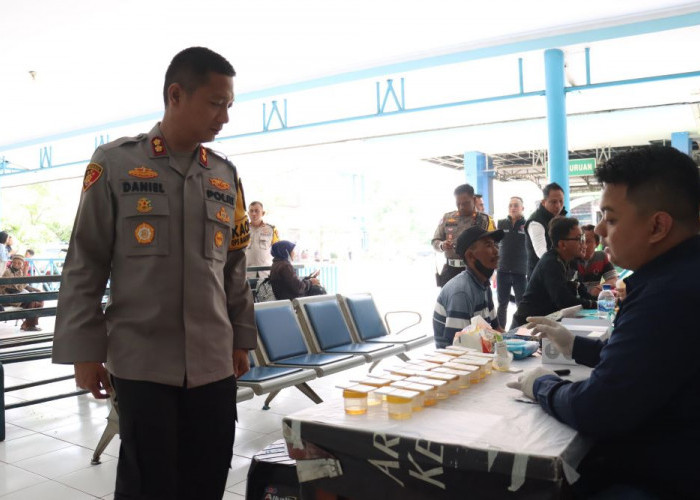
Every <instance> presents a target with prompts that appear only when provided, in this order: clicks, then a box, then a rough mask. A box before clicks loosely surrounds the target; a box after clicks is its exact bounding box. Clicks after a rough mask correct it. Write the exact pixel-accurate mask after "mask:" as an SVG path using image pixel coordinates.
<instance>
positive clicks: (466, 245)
mask: <svg viewBox="0 0 700 500" xmlns="http://www.w3.org/2000/svg"><path fill="white" fill-rule="evenodd" d="M502 238H503V231H502V230H500V229H499V230H497V231H487V230H485V229H483V228H481V227H479V226H472V227H470V228H468V229H466V230H465V231H464V232H462V234H460V235H459V238H457V247H456V250H457V254H458V255H460V256H461V257H462V258H463V259H464V262H465V264H466V270H465V271H462V272H461V273H459V274H458V275H457V276H455V277H454V278H452V279H451V280H450V281H448V282H447V284H445V286H444V287H443V288H442V290H441V291H440V295H438V299H437V304H435V311H434V312H433V332H434V335H435V345H436V346H437V347H439V348H440V347H445V346H448V345H451V344H452V341H453V340H454V337H455V334H456V333H457V332H458V331H460V330H463V329H464V328H466V327H467V326H469V324H470V320H471V318H473V317H474V316H476V315H479V316H481V317H482V318H484V319H485V320H486V321H488V322H489V323H490V324H491V326H492V327H493V328H494V329H496V330H500V328H499V325H498V317H497V315H496V309H495V308H494V305H493V295H492V293H491V284H490V282H489V279H490V278H491V276H492V275H493V272H494V271H495V270H496V268H497V267H498V242H499V241H501V239H502Z"/></svg>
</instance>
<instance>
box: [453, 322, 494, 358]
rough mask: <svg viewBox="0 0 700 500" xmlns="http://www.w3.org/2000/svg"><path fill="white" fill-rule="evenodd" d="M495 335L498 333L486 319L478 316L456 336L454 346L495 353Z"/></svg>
mask: <svg viewBox="0 0 700 500" xmlns="http://www.w3.org/2000/svg"><path fill="white" fill-rule="evenodd" d="M495 333H496V331H495V330H494V329H493V328H491V325H489V323H488V322H487V321H486V320H485V319H484V318H482V317H481V316H479V315H476V316H474V317H472V319H471V321H470V324H469V326H468V327H466V328H465V329H464V330H462V331H460V332H457V333H456V334H455V338H454V340H453V341H452V344H453V345H459V346H462V347H471V348H472V349H478V350H479V351H482V352H493V342H494V339H495V335H494V334H495Z"/></svg>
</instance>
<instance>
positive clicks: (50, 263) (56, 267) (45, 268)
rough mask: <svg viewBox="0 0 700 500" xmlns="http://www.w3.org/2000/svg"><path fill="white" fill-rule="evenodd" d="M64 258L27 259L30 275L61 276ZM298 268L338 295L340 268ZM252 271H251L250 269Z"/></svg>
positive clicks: (48, 286) (53, 286)
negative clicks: (315, 272)
mask: <svg viewBox="0 0 700 500" xmlns="http://www.w3.org/2000/svg"><path fill="white" fill-rule="evenodd" d="M63 261H64V258H63V257H60V258H49V259H38V258H36V259H35V258H32V259H27V262H28V263H29V274H30V275H31V276H41V275H49V274H50V275H56V274H61V270H62V269H63ZM294 267H295V268H296V272H297V275H298V276H299V277H300V278H303V277H304V276H308V275H309V274H311V273H313V272H314V271H316V270H319V271H320V273H319V275H318V279H319V280H320V281H321V285H322V286H323V287H324V288H325V289H326V291H327V292H328V293H338V266H337V265H335V264H315V263H310V264H294ZM249 270H251V269H249ZM58 285H59V284H58V283H44V288H45V289H46V290H47V291H48V290H57V289H58Z"/></svg>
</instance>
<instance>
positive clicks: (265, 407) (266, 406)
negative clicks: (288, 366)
mask: <svg viewBox="0 0 700 500" xmlns="http://www.w3.org/2000/svg"><path fill="white" fill-rule="evenodd" d="M279 393H280V391H273V392H271V393H270V394H268V395H267V399H266V400H265V402H264V403H263V407H262V409H263V410H269V409H270V401H272V400H273V399H275V396H277V395H278V394H279Z"/></svg>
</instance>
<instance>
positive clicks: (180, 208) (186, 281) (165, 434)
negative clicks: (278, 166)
mask: <svg viewBox="0 0 700 500" xmlns="http://www.w3.org/2000/svg"><path fill="white" fill-rule="evenodd" d="M234 75H235V72H234V70H233V67H232V66H231V65H230V64H229V63H228V61H226V60H225V59H224V58H223V57H221V56H220V55H219V54H216V53H215V52H212V51H210V50H209V49H205V48H202V47H193V48H190V49H186V50H184V51H182V52H180V53H179V54H178V55H176V56H175V58H174V59H173V60H172V62H171V63H170V66H169V67H168V70H167V72H166V75H165V85H164V91H163V93H164V99H165V114H164V117H163V120H162V122H160V123H159V124H157V125H156V126H155V127H153V129H152V130H151V131H150V132H149V133H148V134H141V135H139V136H137V137H130V138H122V139H119V140H117V141H115V142H112V143H110V144H107V145H104V146H100V147H99V148H98V149H97V151H95V153H94V155H93V157H92V160H91V162H90V164H89V165H88V167H87V171H86V173H85V178H84V180H83V192H82V195H81V198H80V204H79V207H78V212H77V215H76V220H75V225H74V228H73V233H72V235H71V240H70V246H69V249H68V255H67V257H66V262H65V266H64V268H63V284H62V286H61V289H60V293H59V302H58V303H59V305H58V312H57V315H56V327H55V339H54V346H53V361H54V362H55V363H73V364H74V366H75V377H76V382H77V384H78V385H79V386H80V387H83V388H85V389H88V390H90V391H91V392H92V394H93V395H94V396H95V397H96V398H106V397H108V394H107V393H111V392H112V390H113V389H112V387H111V384H110V377H109V375H108V373H107V371H106V369H107V370H109V373H110V374H111V375H112V377H111V382H112V383H113V385H114V390H116V396H117V399H118V400H119V427H120V435H121V440H122V442H121V449H120V453H119V465H118V469H117V484H116V492H115V496H114V498H115V499H123V498H129V499H132V498H138V499H142V498H143V499H145V498H148V499H155V498H158V499H161V498H162V499H166V498H167V499H175V498H177V499H195V498H196V499H214V498H217V499H219V498H221V497H222V495H223V492H224V488H225V485H226V479H227V474H228V469H229V465H230V462H231V456H232V449H233V440H234V435H235V419H236V377H238V376H241V375H243V374H244V373H245V372H246V371H248V369H249V365H248V351H249V350H250V349H254V348H255V346H256V327H255V323H254V316H253V299H252V295H251V292H250V289H249V287H248V283H247V280H246V278H245V268H246V259H245V247H246V245H247V244H248V220H247V216H246V214H245V200H244V199H243V190H242V187H241V182H240V179H239V177H238V174H237V172H236V169H235V167H234V166H233V165H232V164H231V163H229V162H228V161H227V160H225V159H224V158H222V157H219V156H217V155H216V154H214V153H212V152H211V151H210V150H209V149H207V148H204V147H203V146H202V145H201V143H203V142H209V141H212V140H213V139H214V137H216V135H217V134H218V133H219V131H220V130H221V128H222V127H223V125H224V124H225V123H227V122H228V108H229V107H230V106H231V104H232V102H233V76H234ZM108 279H109V280H110V283H111V284H110V288H111V295H110V300H109V303H108V305H107V308H106V310H105V311H104V313H103V312H102V309H101V307H100V301H101V299H102V295H103V292H104V289H105V285H106V283H107V280H108ZM103 363H106V369H105V366H104V365H103Z"/></svg>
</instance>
